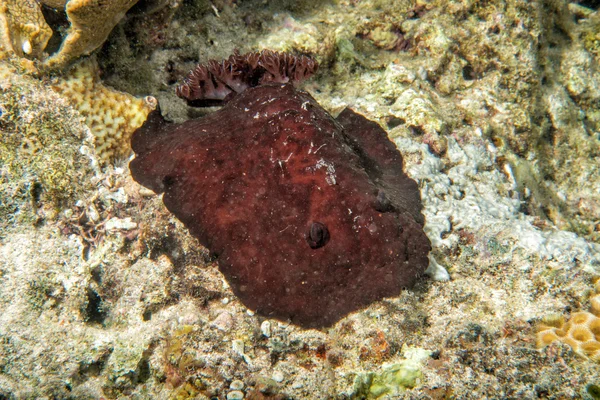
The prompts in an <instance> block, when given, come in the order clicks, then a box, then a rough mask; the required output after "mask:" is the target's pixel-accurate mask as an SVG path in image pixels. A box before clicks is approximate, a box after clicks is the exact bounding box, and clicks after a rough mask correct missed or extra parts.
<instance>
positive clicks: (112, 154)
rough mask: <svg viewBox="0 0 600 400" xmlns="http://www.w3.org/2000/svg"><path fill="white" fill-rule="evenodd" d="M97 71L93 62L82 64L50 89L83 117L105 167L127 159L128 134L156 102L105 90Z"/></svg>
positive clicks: (85, 61)
mask: <svg viewBox="0 0 600 400" xmlns="http://www.w3.org/2000/svg"><path fill="white" fill-rule="evenodd" d="M97 70H98V67H97V64H96V62H95V60H94V59H93V58H91V59H87V60H84V61H83V62H80V63H79V64H77V65H76V66H74V67H73V69H71V71H70V72H69V73H68V75H67V76H66V77H65V78H61V79H57V80H56V81H55V82H54V84H53V86H52V87H53V89H54V90H55V91H57V92H58V93H60V94H62V95H63V96H64V97H66V98H67V99H68V100H69V101H70V102H71V104H72V105H73V107H75V108H76V109H77V110H78V111H79V112H80V113H81V115H82V116H83V117H85V123H86V125H87V126H88V127H89V128H90V130H91V131H92V134H93V135H94V138H95V148H96V152H97V154H98V157H99V158H100V159H101V160H102V161H103V162H105V163H107V162H111V161H114V160H116V159H122V158H125V157H127V156H129V154H130V152H131V148H130V146H129V140H130V138H131V134H132V133H133V131H135V130H136V129H137V128H138V127H140V126H141V125H142V124H143V123H144V121H145V120H146V117H147V116H148V113H150V111H152V110H154V109H155V108H156V99H155V98H154V97H151V96H148V97H146V98H137V97H134V96H132V95H130V94H127V93H123V92H119V91H117V90H114V89H111V88H109V87H106V86H104V85H103V84H102V83H101V82H100V78H99V76H98V73H97Z"/></svg>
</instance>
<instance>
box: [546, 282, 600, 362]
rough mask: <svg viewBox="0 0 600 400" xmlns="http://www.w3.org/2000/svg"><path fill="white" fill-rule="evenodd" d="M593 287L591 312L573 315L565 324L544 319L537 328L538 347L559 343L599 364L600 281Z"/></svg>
mask: <svg viewBox="0 0 600 400" xmlns="http://www.w3.org/2000/svg"><path fill="white" fill-rule="evenodd" d="M595 286H596V293H595V294H594V295H593V296H591V297H590V304H591V312H587V311H580V312H577V313H574V314H572V315H571V317H570V318H569V320H568V321H566V322H565V320H564V318H562V317H554V318H553V317H548V318H545V319H544V320H543V322H542V323H541V324H540V325H539V326H538V333H537V345H538V347H545V346H548V345H550V344H552V343H554V342H556V341H560V342H562V343H565V344H567V345H569V346H571V347H572V348H573V351H575V352H576V353H577V354H580V355H582V356H584V357H589V358H590V359H591V360H593V361H596V362H599V363H600V279H599V280H598V281H597V282H596V285H595Z"/></svg>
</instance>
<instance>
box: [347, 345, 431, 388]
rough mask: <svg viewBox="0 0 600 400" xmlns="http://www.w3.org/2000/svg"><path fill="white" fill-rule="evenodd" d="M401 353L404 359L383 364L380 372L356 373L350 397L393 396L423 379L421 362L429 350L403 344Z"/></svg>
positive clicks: (414, 385)
mask: <svg viewBox="0 0 600 400" xmlns="http://www.w3.org/2000/svg"><path fill="white" fill-rule="evenodd" d="M402 355H403V356H404V357H406V359H405V360H402V361H400V362H399V363H396V364H391V365H387V366H385V367H384V368H383V370H382V371H381V372H380V373H373V372H368V373H366V374H360V375H358V376H357V377H356V379H355V381H354V394H353V396H352V398H355V399H358V398H366V399H379V398H381V397H382V396H392V397H393V396H398V395H399V394H401V393H403V392H405V391H406V390H408V389H412V388H414V387H416V386H418V385H419V384H420V383H421V382H422V379H423V372H422V369H423V362H424V361H425V360H426V359H427V358H429V357H430V356H431V351H429V350H425V349H421V348H415V347H409V346H406V345H404V346H402Z"/></svg>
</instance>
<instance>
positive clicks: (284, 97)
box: [130, 52, 431, 328]
mask: <svg viewBox="0 0 600 400" xmlns="http://www.w3.org/2000/svg"><path fill="white" fill-rule="evenodd" d="M265 54H269V57H271V56H272V57H276V58H278V60H279V61H278V62H279V64H277V61H273V63H274V64H269V65H278V67H277V68H271V67H268V68H267V67H266V66H265V63H263V62H262V61H258V62H249V61H248V60H249V59H251V60H261V57H264V55H265ZM239 60H242V61H239ZM298 60H300V62H299V61H298ZM307 60H310V59H308V58H307V57H302V58H294V57H293V56H289V55H287V54H280V53H274V52H268V53H267V52H262V53H260V54H252V55H250V56H249V55H244V56H239V55H234V56H232V58H230V59H229V60H226V61H225V62H222V63H220V64H218V63H216V62H211V63H209V65H208V66H205V67H199V68H198V69H197V71H198V70H200V71H205V72H202V73H200V74H198V73H197V74H196V75H195V76H196V78H188V79H187V80H186V81H185V83H184V84H183V85H182V86H180V88H179V90H178V93H179V95H180V96H183V97H185V98H187V99H188V100H190V99H191V100H190V102H191V103H194V102H196V101H200V100H202V99H204V98H209V99H214V97H215V95H214V92H215V91H216V92H220V94H219V95H218V96H217V97H220V98H221V100H224V101H225V102H226V104H225V105H224V107H222V108H221V109H220V110H219V111H216V112H214V113H212V114H210V115H208V116H206V117H203V118H199V119H195V120H190V121H186V122H184V123H182V124H174V123H169V122H167V121H165V120H164V119H163V117H162V116H161V115H160V112H158V111H154V112H152V113H151V114H150V116H149V118H148V120H147V121H146V123H145V124H144V125H143V126H142V127H141V128H139V129H138V130H137V131H136V132H135V133H134V135H133V138H132V147H133V150H134V152H135V153H136V158H135V159H134V160H133V161H132V162H131V164H130V168H131V172H132V175H133V178H134V179H135V180H136V181H137V182H139V183H141V184H142V185H144V186H146V187H148V188H150V189H152V190H154V191H155V192H156V193H163V201H164V203H165V205H166V207H167V208H168V209H169V210H170V211H171V212H172V213H173V214H175V216H177V218H179V219H180V220H181V221H182V222H183V223H184V224H185V226H186V227H187V228H188V229H189V230H190V232H191V234H192V235H194V236H195V237H197V238H198V239H199V241H200V243H202V245H204V246H206V247H207V248H208V249H210V250H211V252H212V253H213V254H214V255H215V256H216V257H217V262H218V265H219V268H220V270H221V272H222V273H223V274H224V275H225V277H226V278H227V280H228V282H229V283H230V285H231V288H232V289H233V291H234V292H235V294H236V295H237V296H238V297H239V298H240V300H241V301H242V302H243V303H244V304H245V305H246V306H247V307H248V308H249V309H251V310H254V311H256V312H257V313H258V314H259V315H262V316H265V317H269V318H277V319H280V320H284V321H290V322H292V323H294V324H297V325H300V326H302V327H307V328H309V327H316V328H318V327H327V326H330V325H332V324H333V323H335V322H336V321H338V320H339V319H340V318H342V317H344V316H345V315H347V314H348V313H350V312H353V311H356V310H359V309H361V308H363V307H365V306H367V305H369V304H370V303H372V302H374V301H377V300H380V299H382V298H384V297H390V296H396V295H398V294H399V293H400V291H401V290H402V288H405V287H409V286H411V285H412V284H413V283H414V282H415V281H416V279H417V278H418V277H419V276H420V275H421V274H422V273H423V272H424V270H425V269H426V267H427V265H428V258H427V255H428V253H429V251H430V248H431V246H430V242H429V240H428V239H427V237H426V236H425V233H424V232H423V224H424V218H423V216H422V214H421V208H422V206H421V200H420V194H419V190H418V187H417V184H416V182H415V181H413V180H412V179H410V178H409V177H408V176H407V175H406V174H405V173H404V171H403V160H402V156H401V154H400V153H399V152H398V151H397V149H396V147H395V146H394V144H393V143H392V142H391V141H390V140H389V139H388V138H387V135H386V133H385V131H384V130H383V129H381V127H380V126H379V125H377V124H376V123H374V122H372V121H369V120H367V119H366V118H364V117H363V116H361V115H359V114H357V113H355V112H354V111H352V110H350V109H346V110H344V111H342V113H341V114H340V115H339V116H338V117H337V118H333V117H332V116H331V115H329V114H328V113H327V112H326V111H325V110H324V109H323V108H322V107H321V106H320V105H319V104H318V103H317V102H316V101H315V100H314V99H313V98H312V97H311V96H310V95H309V94H308V93H305V92H302V91H299V90H296V89H295V88H294V86H293V85H292V83H291V82H293V81H296V80H298V79H301V78H303V77H305V76H307V75H310V73H312V72H314V70H315V69H316V63H314V62H312V60H310V62H309V61H307ZM217 65H219V67H217ZM257 69H258V70H257ZM221 70H226V71H230V72H231V77H230V78H227V79H225V78H222V77H223V76H225V75H223V74H221V73H220V72H217V73H215V71H221ZM309 70H312V72H308V71H309ZM202 74H204V75H202ZM190 76H194V73H192V75H190ZM199 76H206V77H205V78H203V79H205V80H204V81H201V80H200V81H196V80H198V79H200V78H198V77H199ZM216 76H219V77H220V78H218V79H217V78H215V77H216ZM194 79H196V80H194ZM282 81H283V82H287V83H281V82H282ZM288 81H289V82H288ZM218 87H224V88H226V89H227V90H225V91H221V90H216V88H218ZM207 88H209V90H207ZM213 88H215V89H213ZM240 88H241V89H240Z"/></svg>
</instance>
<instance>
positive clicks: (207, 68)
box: [176, 50, 319, 105]
mask: <svg viewBox="0 0 600 400" xmlns="http://www.w3.org/2000/svg"><path fill="white" fill-rule="evenodd" d="M318 67H319V65H318V63H317V62H316V61H315V60H313V59H312V58H309V57H305V56H294V55H291V54H288V53H279V52H276V51H271V50H263V51H261V52H260V53H256V52H255V53H246V54H242V55H240V54H239V53H238V52H235V53H234V54H233V55H232V56H230V57H229V58H228V59H226V60H223V61H221V62H218V61H216V60H210V61H208V63H206V64H200V65H198V66H197V67H196V69H194V70H193V71H191V72H190V74H189V75H188V77H187V78H185V79H184V81H183V83H182V84H181V85H180V86H179V87H177V89H176V93H177V96H179V97H181V98H183V99H185V100H187V102H188V103H189V104H190V105H208V104H211V103H217V104H218V103H221V102H224V101H227V100H229V99H231V97H232V96H233V95H235V94H236V93H241V92H243V91H244V90H246V89H248V88H249V87H254V86H258V85H264V84H265V83H270V82H274V83H287V82H298V81H301V80H304V79H306V78H308V77H310V76H311V75H313V74H314V73H315V72H316V71H317V68H318Z"/></svg>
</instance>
